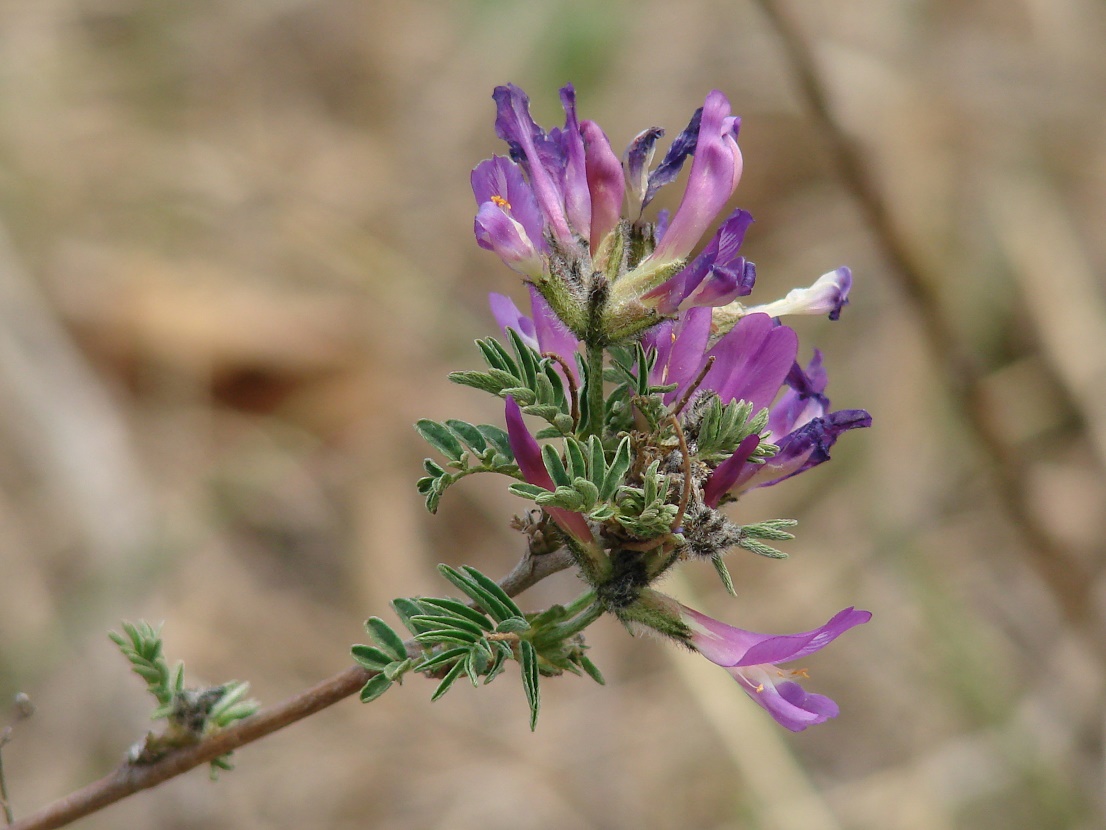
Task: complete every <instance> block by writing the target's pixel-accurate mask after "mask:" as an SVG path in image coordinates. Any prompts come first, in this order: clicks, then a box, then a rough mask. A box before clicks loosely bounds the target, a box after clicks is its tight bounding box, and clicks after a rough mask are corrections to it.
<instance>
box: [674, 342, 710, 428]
mask: <svg viewBox="0 0 1106 830" xmlns="http://www.w3.org/2000/svg"><path fill="white" fill-rule="evenodd" d="M716 359H717V358H716V357H715V355H711V356H710V357H708V358H707V362H706V363H704V364H703V368H702V369H700V370H699V374H697V375H696V376H695V380H693V381H692V382H691V386H689V387H687V391H686V392H684V394H683V395H681V396H680V400H679V401H677V403H676V406H675V408H673V410H672V414H673V415H679V414H680V413H681V412H683V409H684V407H685V406H687V402H688V401H690V400H691V396H692V395H694V394H695V390H696V389H698V388H699V384H701V383H702V382H703V380H704V378H706V376H707V372H709V371H710V367H711V366H713V365H714V361H715V360H716Z"/></svg>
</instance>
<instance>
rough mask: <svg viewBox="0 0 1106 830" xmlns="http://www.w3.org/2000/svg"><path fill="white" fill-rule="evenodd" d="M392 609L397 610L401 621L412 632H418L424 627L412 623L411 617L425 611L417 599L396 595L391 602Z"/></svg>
mask: <svg viewBox="0 0 1106 830" xmlns="http://www.w3.org/2000/svg"><path fill="white" fill-rule="evenodd" d="M391 605H392V610H393V611H395V612H396V616H397V617H399V621H400V622H401V623H403V626H404V627H405V628H406V629H407V630H408V631H410V632H411V633H412V634H418V633H419V632H420V631H422V630H423V629H422V628H420V627H419V626H416V625H412V624H411V618H412V617H416V616H418V615H419V614H422V613H423V607H422V606H421V605H419V603H417V602H416V601H415V600H413V599H410V598H408V597H396V598H395V599H393V600H392V602H391Z"/></svg>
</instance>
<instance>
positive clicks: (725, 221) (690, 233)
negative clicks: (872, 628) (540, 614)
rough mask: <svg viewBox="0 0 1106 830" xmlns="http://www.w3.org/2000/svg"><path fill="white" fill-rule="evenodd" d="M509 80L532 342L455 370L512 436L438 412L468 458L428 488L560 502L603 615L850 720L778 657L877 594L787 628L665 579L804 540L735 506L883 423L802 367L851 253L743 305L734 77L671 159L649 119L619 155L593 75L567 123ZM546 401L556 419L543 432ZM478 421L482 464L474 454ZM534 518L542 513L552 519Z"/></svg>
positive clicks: (850, 618) (477, 185)
mask: <svg viewBox="0 0 1106 830" xmlns="http://www.w3.org/2000/svg"><path fill="white" fill-rule="evenodd" d="M493 97H494V100H495V103H496V112H497V117H496V121H495V128H496V132H497V134H498V135H499V137H500V138H502V139H503V140H504V141H505V142H506V143H507V147H508V155H507V156H505V157H500V156H497V157H493V158H491V159H488V160H486V161H484V162H481V163H480V164H479V165H477V167H476V168H475V169H474V170H473V172H472V188H473V192H474V194H475V196H476V202H477V205H478V209H477V214H476V220H475V234H476V239H477V242H478V243H479V244H480V245H481V246H482V247H484V248H486V249H489V250H491V251H493V252H495V253H496V254H497V255H498V256H499V257H500V258H501V259H502V260H503V262H505V263H506V264H507V265H509V266H510V267H511V268H513V269H514V270H515V271H517V272H518V273H519V274H521V275H522V276H523V278H524V280H525V281H526V282H527V283H528V284H529V290H530V313H529V314H525V313H523V312H522V311H520V310H519V308H518V307H517V306H516V305H515V304H514V302H513V301H511V300H510V299H509V298H508V297H506V296H503V295H499V294H493V295H492V297H491V306H492V311H493V314H494V316H495V318H496V320H497V322H498V323H499V325H500V327H501V328H502V329H503V333H504V336H505V338H506V340H507V342H508V343H509V344H510V346H511V349H512V350H513V352H512V351H509V350H508V349H506V348H505V347H504V346H502V345H500V344H498V343H497V342H495V341H491V340H489V341H480V347H481V351H482V353H483V355H484V358H485V361H486V363H487V364H488V371H486V372H461V373H455V374H454V375H453V376H451V377H452V379H453V380H455V381H457V382H459V383H463V384H466V385H469V386H474V387H476V388H480V389H483V390H484V391H488V392H492V393H493V394H496V395H498V396H499V397H501V398H503V399H504V405H505V422H506V431H505V434H504V435H503V437H502V440H499V441H498V443H497V442H495V441H493V440H492V439H493V438H494V437H495V430H496V429H497V428H494V427H489V426H486V425H485V426H482V427H472V426H471V425H468V424H461V423H460V422H447V424H446V425H439V424H434V423H433V422H420V423H422V424H423V427H422V428H421V430H420V431H423V433H424V435H427V437H428V440H431V442H432V443H433V444H435V446H437V447H439V449H442V450H443V452H446V453H447V454H450V455H451V456H452V457H453V466H454V467H455V468H456V469H457V472H454V473H449V472H447V471H446V470H445V469H444V468H442V467H440V466H439V465H436V464H435V463H434V462H430V461H428V463H427V470H428V473H429V475H428V476H427V477H426V478H424V479H422V480H421V481H420V489H421V490H422V491H423V492H424V493H426V494H427V499H428V501H427V503H428V506H431V507H432V509H433V505H436V503H437V502H436V499H437V498H438V497H439V496H440V493H441V491H442V490H443V489H444V488H445V487H446V486H447V485H448V484H450V483H452V482H453V481H455V480H456V479H458V478H460V477H461V476H463V475H468V474H469V473H472V472H484V471H492V472H500V473H506V474H508V475H511V476H513V477H514V478H515V479H516V483H514V484H512V486H511V491H512V492H514V493H515V494H516V495H519V496H522V497H523V498H526V499H529V500H531V501H533V502H534V504H535V506H536V507H537V508H540V512H538V513H537V514H536V515H538V516H540V517H541V518H540V519H538V520H537V522H538V524H539V525H540V529H541V531H542V532H541V538H542V539H546V540H548V539H549V538H553V539H554V540H557V537H558V536H559V537H560V544H561V546H563V547H565V548H567V550H568V551H569V552H570V553H571V555H572V557H573V560H574V561H575V563H576V565H577V567H578V569H579V571H580V574H581V576H582V577H583V579H584V580H585V581H586V582H587V583H588V584H589V586H590V589H591V592H592V597H593V600H594V607H595V608H596V609H598V611H597V612H596V613H597V614H598V613H611V614H613V615H615V616H616V617H618V618H619V619H620V620H622V621H623V622H624V623H626V624H627V625H629V626H631V627H635V628H646V629H651V630H654V631H657V632H659V633H661V634H663V635H666V636H668V637H670V638H672V639H674V640H676V641H678V642H680V643H682V644H684V645H686V646H689V647H690V648H692V649H695V650H696V651H698V652H699V653H700V654H702V655H703V656H705V657H706V658H707V659H709V660H711V661H713V662H715V663H717V664H718V665H720V666H723V667H725V668H726V669H727V670H728V671H729V672H730V673H731V674H732V675H733V676H734V678H735V679H736V680H737V681H738V683H739V684H740V685H741V687H742V688H743V689H745V690H746V692H748V693H749V695H750V696H751V697H752V698H753V699H754V700H756V701H757V703H758V704H760V705H761V706H763V707H764V708H765V709H766V710H767V711H768V712H769V714H771V715H772V717H774V718H775V719H776V720H777V721H778V722H779V723H780V724H782V725H783V726H785V727H787V728H788V729H792V730H796V731H797V730H801V729H804V728H806V727H807V726H810V725H812V724H816V723H821V722H822V721H824V720H826V719H827V718H830V717H833V716H835V715H836V714H837V707H836V705H835V704H834V703H833V701H832V700H830V699H829V698H827V697H824V696H821V695H817V694H810V693H807V692H806V691H804V690H803V688H802V686H801V685H799V682H798V680H799V678H801V677H805V674H804V672H803V671H801V670H800V671H790V672H785V671H781V670H778V669H777V668H776V664H778V663H782V662H787V661H790V660H795V659H799V658H802V657H805V656H808V655H810V654H813V653H814V652H816V651H819V650H820V649H822V648H823V647H824V646H826V645H827V644H828V643H829V642H831V641H832V640H833V639H835V638H836V637H837V636H839V635H840V634H842V633H843V632H845V631H847V630H848V629H850V628H852V627H854V626H856V625H859V624H861V623H864V622H867V620H868V619H869V617H870V614H868V612H866V611H857V610H855V609H852V608H850V609H846V610H845V611H842V612H841V613H839V614H837V615H836V616H834V617H833V618H832V619H831V620H830V621H829V622H828V623H826V624H825V625H824V626H822V627H821V628H818V629H815V630H813V631H809V632H806V633H803V634H793V635H782V636H771V635H765V634H756V633H753V632H750V631H744V630H742V629H738V628H733V627H731V626H728V625H725V624H723V623H721V622H718V621H716V620H712V619H710V618H709V617H706V616H704V615H702V614H700V613H699V612H697V611H694V610H692V609H690V608H686V607H684V606H682V605H680V604H679V603H677V602H676V601H675V600H673V599H671V598H670V597H667V596H665V595H664V594H661V593H659V592H658V591H656V590H655V589H654V588H653V587H652V586H653V584H654V583H655V582H656V581H657V580H658V579H659V578H660V577H661V576H662V575H663V574H664V573H666V572H667V571H668V570H669V569H670V568H672V567H673V566H674V565H677V564H678V563H680V562H684V561H688V560H691V559H708V560H710V561H712V562H713V563H714V565H715V567H716V568H718V571H719V574H720V576H721V577H722V579H723V582H724V583H725V584H726V586H727V588H730V589H731V591H732V582H731V580H730V576H729V573H728V571H727V570H726V566H725V564H724V562H723V560H722V557H723V555H724V554H725V553H727V552H728V551H729V550H731V549H733V548H743V549H745V550H749V551H752V552H754V553H758V554H762V555H767V556H773V557H781V556H783V554H782V553H780V552H779V551H777V550H776V549H775V548H774V547H772V546H770V545H769V544H767V543H768V542H778V541H782V540H786V539H789V538H791V534H790V533H788V532H787V531H786V528H787V527H790V526H791V525H793V524H794V522H792V521H790V520H773V521H767V522H760V523H757V524H747V525H740V524H737V523H736V522H734V521H733V520H731V519H730V518H729V517H728V516H727V515H725V514H724V513H723V512H721V510H720V508H722V507H723V506H725V505H726V504H728V503H731V502H733V501H736V500H737V499H738V498H739V497H740V496H741V495H742V494H743V493H745V492H747V491H749V490H750V489H753V488H757V487H766V486H771V485H775V484H777V483H779V482H781V481H783V480H785V479H787V478H790V477H791V476H794V475H798V474H800V473H803V472H805V471H807V470H809V469H811V468H812V467H815V466H817V465H819V464H821V463H822V462H824V461H826V460H828V459H829V452H830V449H831V447H832V446H833V444H834V443H835V442H836V440H837V439H838V437H839V436H840V435H842V434H843V433H844V432H846V431H848V430H851V429H855V428H858V427H867V426H869V425H870V423H871V418H870V416H869V415H868V413H867V412H865V411H864V410H860V409H845V410H836V411H835V410H832V409H831V408H830V403H829V399H828V398H827V397H826V394H825V390H826V382H827V378H826V372H825V370H824V368H823V366H822V356H821V354H820V353H819V352H818V351H815V352H814V355H813V357H812V358H811V359H810V360H809V362H807V363H806V365H805V366H803V365H801V364H800V363H799V362H798V351H799V343H798V335H797V334H796V332H795V331H794V330H793V329H792V328H789V327H788V326H785V325H782V324H781V323H780V319H779V318H780V317H781V316H784V315H789V314H827V315H829V317H830V319H837V318H838V316H839V315H840V312H841V309H842V307H843V306H844V305H845V304H846V303H847V302H848V294H849V290H850V288H851V286H852V275H851V273H850V271H849V269H847V268H837V269H835V270H833V271H830V272H828V273H827V274H825V275H823V276H822V277H821V278H819V279H818V280H817V281H816V282H815V283H814V284H813V285H811V286H810V287H808V288H801V289H796V290H794V291H792V292H790V293H789V294H788V295H787V296H786V297H785V298H783V299H782V300H779V301H776V302H771V303H767V304H764V305H754V306H746V305H744V304H742V303H741V302H739V301H738V298H743V297H746V296H747V295H749V294H750V292H751V291H752V290H753V286H754V283H755V281H756V268H755V266H754V265H753V263H752V262H749V261H748V260H746V259H745V257H743V256H742V255H741V254H740V248H741V245H742V242H743V239H744V236H745V233H746V231H747V230H748V229H749V227H750V225H751V223H752V217H751V216H750V214H749V213H748V212H746V211H744V210H741V209H737V210H734V211H732V212H730V213H728V214H726V215H725V216H724V217H723V218H722V219H721V221H720V222H719V221H718V219H719V217H720V216H722V214H723V211H724V209H725V208H726V205H727V202H728V201H729V199H730V198H731V196H732V195H733V193H734V191H735V189H736V188H737V185H738V181H739V180H740V177H741V171H742V156H741V151H740V149H739V148H738V144H737V137H738V130H739V127H740V119H738V118H737V117H735V116H734V115H733V114H732V113H731V111H730V103H729V101H728V100H727V99H726V97H725V96H724V95H723V94H722V93H721V92H718V91H717V90H715V91H712V92H710V93H709V94H708V95H707V96H706V100H705V101H704V103H703V106H702V107H701V108H699V109H698V110H696V112H695V113H694V115H693V116H692V118H691V120H690V122H689V123H688V125H687V127H686V128H685V129H684V130H683V131H682V132H681V133H680V134H679V135H677V136H676V138H675V140H674V141H673V142H672V143H671V145H670V147H669V149H668V151H667V153H666V154H665V155H664V157H663V159H662V160H661V161H660V163H659V164H657V165H656V166H653V165H652V161H653V157H654V152H655V149H656V145H657V142H658V140H659V139H660V138H661V136H662V135H663V130H661V129H659V128H655V127H654V128H650V129H648V130H645V131H643V132H641V133H639V134H638V135H637V136H636V137H635V138H634V139H633V140H632V141H631V142H630V144H629V146H628V147H627V149H626V150H625V152H624V153H623V155H622V156H621V158H619V157H618V156H617V155H616V154H615V152H614V151H613V150H612V148H611V143H610V141H609V140H608V138H607V136H606V134H605V133H604V132H603V130H602V129H600V128H599V127H598V125H596V124H595V123H594V122H592V121H587V120H580V119H579V118H578V116H577V112H576V96H575V92H574V90H573V88H572V87H571V86H566V87H565V88H564V89H562V90H561V103H562V106H563V108H564V114H565V121H564V126H563V127H560V128H554V129H551V130H549V131H548V132H547V131H545V130H544V129H542V128H541V127H540V126H538V125H537V124H536V123H535V121H534V120H533V118H532V117H531V115H530V106H529V99H528V98H527V97H526V95H525V94H524V93H523V92H522V90H521V89H519V88H518V87H516V86H514V85H507V86H502V87H498V88H497V89H496V90H495V93H494V96H493ZM689 158H690V159H691V167H690V172H689V174H688V177H687V185H686V188H685V190H684V193H683V197H682V199H681V201H680V204H679V207H678V208H677V209H676V211H675V212H674V213H673V214H672V215H671V216H669V215H668V214H667V213H666V212H665V211H660V212H659V213H658V214H657V216H656V218H655V219H647V218H646V209H647V207H648V206H649V204H650V202H651V201H652V200H653V198H654V196H655V195H656V193H657V191H658V190H659V189H660V188H661V187H663V186H665V185H666V184H670V183H672V182H673V181H675V179H676V178H677V176H678V174H679V173H680V170H681V168H682V167H683V165H684V163H685V162H686V161H687V160H688V159H689ZM716 222H717V226H716V227H715V229H714V231H713V233H712V234H711V235H710V236H709V237H708V238H706V240H705V242H704V241H703V239H704V236H705V235H706V234H707V233H708V231H710V229H711V228H712V226H715V223H716ZM701 243H702V244H701ZM700 245H701V247H700ZM697 248H698V249H699V250H698V252H697V253H696V249H697ZM526 415H530V416H534V417H537V418H541V419H543V420H544V421H546V427H545V429H543V430H541V431H539V432H538V433H536V434H535V433H532V432H531V430H530V429H529V428H528V427H527V424H526V422H525V417H524V416H526ZM457 438H459V439H461V441H463V442H464V443H465V444H466V445H467V446H469V447H470V448H471V449H472V452H473V453H474V454H476V455H479V457H480V459H481V461H480V464H478V465H475V466H473V465H471V464H470V463H469V461H468V460H466V459H467V458H468V456H467V455H465V454H464V453H462V452H461V450H462V449H463V448H462V447H461V444H460V443H459V442H458V441H457V440H456V439H457ZM548 439H554V440H553V441H552V442H549V441H548ZM543 440H544V441H547V442H546V443H544V444H543V443H542V441H543ZM491 443H496V446H497V447H499V449H498V450H496V449H494V448H489V445H490V444H491ZM508 455H509V456H510V457H509V458H507V456H508ZM533 521H534V520H532V519H531V520H530V521H529V522H521V520H520V527H527V528H528V529H529V532H533V531H534V528H533ZM546 548H548V545H547V546H546ZM575 633H576V629H574V636H575ZM537 639H539V640H540V638H537Z"/></svg>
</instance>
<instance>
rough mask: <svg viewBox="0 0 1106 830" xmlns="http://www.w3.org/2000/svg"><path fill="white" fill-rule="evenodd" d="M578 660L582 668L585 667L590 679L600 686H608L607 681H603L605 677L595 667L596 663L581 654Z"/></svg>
mask: <svg viewBox="0 0 1106 830" xmlns="http://www.w3.org/2000/svg"><path fill="white" fill-rule="evenodd" d="M576 660H577V662H578V663H579V664H580V666H581V667H583V669H584V671H586V672H587V673H588V677H590V678H591V679H592V680H594V681H595V682H596V683H598V684H599V685H600V686H606V685H607V681H606V680H604V679H603V675H602V673H601V672H600V671H599V668H598V667H597V666H596V665H595V663H593V662H591V660H589V659H588V658H587V656H586V655H583V654H581V655H579V656H578V657H577V658H576Z"/></svg>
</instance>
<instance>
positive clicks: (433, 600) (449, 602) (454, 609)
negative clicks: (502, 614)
mask: <svg viewBox="0 0 1106 830" xmlns="http://www.w3.org/2000/svg"><path fill="white" fill-rule="evenodd" d="M422 605H423V606H424V607H425V606H429V607H430V608H437V609H439V610H441V611H446V612H448V613H450V614H453V615H454V616H457V617H464V618H465V619H467V620H470V621H471V622H474V623H476V624H477V625H478V626H480V627H481V628H483V629H485V630H487V631H491V630H492V627H493V626H492V623H491V621H490V620H489V619H488V618H487V617H486V616H484V615H483V614H481V613H480V612H479V611H477V610H476V609H475V608H470V607H469V606H467V605H465V604H464V603H463V602H457V600H455V599H444V598H438V597H426V598H424V599H423V600H422Z"/></svg>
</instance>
